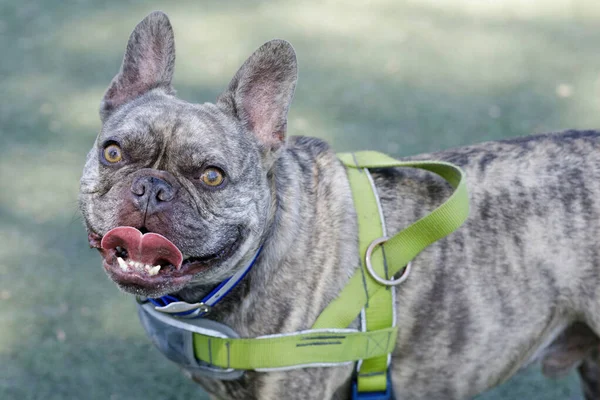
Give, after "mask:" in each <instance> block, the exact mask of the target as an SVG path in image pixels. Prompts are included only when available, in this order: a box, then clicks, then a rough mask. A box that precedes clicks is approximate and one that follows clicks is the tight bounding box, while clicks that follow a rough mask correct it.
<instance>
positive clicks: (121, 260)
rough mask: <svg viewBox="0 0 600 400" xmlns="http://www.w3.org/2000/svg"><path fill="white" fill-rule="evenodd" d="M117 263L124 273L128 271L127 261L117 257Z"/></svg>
mask: <svg viewBox="0 0 600 400" xmlns="http://www.w3.org/2000/svg"><path fill="white" fill-rule="evenodd" d="M117 262H118V263H119V267H121V269H122V270H123V271H127V263H126V262H125V260H123V259H122V258H121V257H117Z"/></svg>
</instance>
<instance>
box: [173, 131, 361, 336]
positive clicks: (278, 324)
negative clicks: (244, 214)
mask: <svg viewBox="0 0 600 400" xmlns="http://www.w3.org/2000/svg"><path fill="white" fill-rule="evenodd" d="M272 171H273V173H272V176H271V178H270V179H271V183H272V184H271V196H272V208H271V211H270V213H269V218H268V224H267V226H268V229H266V231H265V235H264V237H263V249H262V252H261V254H260V257H259V258H258V260H257V262H256V264H255V265H254V266H253V268H252V270H251V271H250V273H249V274H248V276H247V277H246V278H245V279H244V280H243V281H241V282H240V284H239V285H237V287H236V288H235V289H234V290H233V291H232V292H230V293H229V295H228V296H227V298H225V299H224V301H223V302H221V303H220V304H219V305H218V306H217V307H215V308H214V310H213V312H211V314H210V316H209V317H210V318H211V319H217V320H221V321H225V322H227V323H229V324H230V325H232V326H235V327H236V329H238V330H240V329H242V330H247V332H240V334H250V335H251V334H255V335H257V334H266V333H277V332H282V331H290V330H296V329H303V328H308V327H310V325H311V324H312V322H314V320H315V319H316V316H318V314H319V313H320V311H321V310H322V309H323V308H325V307H326V306H327V304H328V303H329V302H330V301H331V300H332V299H333V298H335V296H336V295H337V293H338V292H339V291H340V290H341V288H343V286H344V285H345V283H346V282H347V280H348V278H349V277H350V276H351V275H352V273H353V271H354V270H355V268H356V266H357V265H358V256H357V243H356V241H357V239H356V221H355V219H356V217H355V212H354V208H353V203H352V197H351V192H350V188H349V184H348V181H347V178H346V174H345V170H344V167H343V166H342V165H341V163H340V162H339V161H338V160H337V158H336V156H335V154H334V153H333V152H332V151H331V150H330V149H329V148H328V146H327V145H326V144H325V143H324V142H322V141H320V140H318V139H309V138H300V137H299V138H291V139H290V143H289V144H288V147H287V149H285V150H284V151H283V154H281V156H280V157H279V159H278V160H277V162H276V164H275V165H274V168H273V170H272ZM240 267H242V266H240ZM213 287H214V286H212V285H211V286H206V287H196V288H194V290H193V291H190V292H187V293H183V296H182V297H184V299H185V300H186V301H198V300H199V299H201V298H202V297H203V296H204V295H206V293H208V292H209V291H210V290H211V289H212V288H213ZM299 298H302V299H310V301H311V304H305V303H303V302H300V303H299V302H297V301H294V299H299ZM262 309H267V310H271V311H269V313H268V315H262V314H261V312H260V310H262ZM279 309H281V310H279ZM276 310H279V312H277V311H276ZM274 311H275V312H274Z"/></svg>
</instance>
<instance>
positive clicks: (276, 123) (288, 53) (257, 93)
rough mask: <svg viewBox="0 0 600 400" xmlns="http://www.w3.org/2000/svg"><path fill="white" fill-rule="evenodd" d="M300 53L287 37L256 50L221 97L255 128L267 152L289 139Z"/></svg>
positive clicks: (224, 105)
mask: <svg viewBox="0 0 600 400" xmlns="http://www.w3.org/2000/svg"><path fill="white" fill-rule="evenodd" d="M297 79H298V67H297V62H296V53H295V52H294V49H293V48H292V45H291V44H289V43H288V42H286V41H285V40H272V41H270V42H267V43H265V44H264V45H262V46H261V47H260V48H259V49H258V50H256V51H255V52H254V54H252V55H251V56H250V58H248V59H247V60H246V62H245V63H244V64H243V65H242V67H241V68H240V69H239V70H238V72H237V73H236V74H235V76H234V77H233V79H232V80H231V82H230V83H229V87H228V88H227V90H225V92H224V93H223V94H221V96H219V98H218V99H217V105H218V106H220V107H222V108H224V109H225V110H227V112H228V113H230V114H232V115H233V116H234V117H236V118H237V119H238V120H239V121H240V122H242V124H244V126H245V127H246V128H247V129H248V130H249V131H251V132H252V133H253V134H254V135H255V136H256V137H257V138H258V140H259V142H260V143H261V145H262V146H263V148H264V149H265V150H267V151H269V150H277V149H278V148H279V147H281V146H282V145H283V143H284V140H285V133H286V128H287V113H288V110H289V108H290V104H291V102H292V98H293V97H294V90H295V88H296V81H297Z"/></svg>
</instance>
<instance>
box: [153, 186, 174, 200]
mask: <svg viewBox="0 0 600 400" xmlns="http://www.w3.org/2000/svg"><path fill="white" fill-rule="evenodd" d="M156 198H157V199H158V200H159V201H170V200H172V199H173V193H172V190H167V189H159V190H158V192H157V193H156Z"/></svg>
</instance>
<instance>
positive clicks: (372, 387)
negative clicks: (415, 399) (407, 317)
mask: <svg viewBox="0 0 600 400" xmlns="http://www.w3.org/2000/svg"><path fill="white" fill-rule="evenodd" d="M346 173H347V175H348V180H349V182H350V187H351V189H352V199H353V201H354V208H355V210H356V219H357V225H358V254H359V255H360V258H359V262H360V269H361V270H362V279H363V282H365V281H366V279H367V277H368V278H370V279H372V277H371V276H370V274H369V272H368V270H367V268H366V265H365V264H366V262H363V261H362V260H366V254H367V250H368V248H369V246H370V244H371V243H372V242H373V240H375V239H379V238H381V237H384V236H386V234H387V230H386V227H385V218H384V216H383V210H382V209H381V204H380V202H379V197H378V194H377V188H376V187H375V183H374V182H373V178H372V177H371V174H370V173H369V170H368V169H366V168H347V170H346ZM370 261H371V266H372V268H373V270H374V272H375V273H376V274H377V275H378V276H380V277H384V278H385V279H386V280H387V279H389V278H390V277H389V276H388V271H387V263H386V262H385V261H386V259H385V257H384V252H382V251H379V252H377V253H375V254H373V255H372V257H371V259H370ZM394 294H395V288H394V287H387V288H386V290H381V291H379V292H377V293H376V294H374V295H373V296H370V297H369V298H368V300H367V302H366V304H365V305H364V308H363V309H362V311H361V328H362V330H363V331H377V330H380V329H386V328H392V327H394V326H395V325H396V315H395V311H396V305H395V300H396V296H395V295H394ZM389 358H390V356H389V354H384V355H380V356H377V357H372V358H366V359H362V360H361V362H359V363H358V365H357V374H356V383H353V388H352V390H353V398H359V396H360V394H361V393H373V392H377V393H380V394H381V393H386V392H389V391H390V389H391V388H389V387H388V374H387V372H388V371H387V369H388V361H389Z"/></svg>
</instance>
